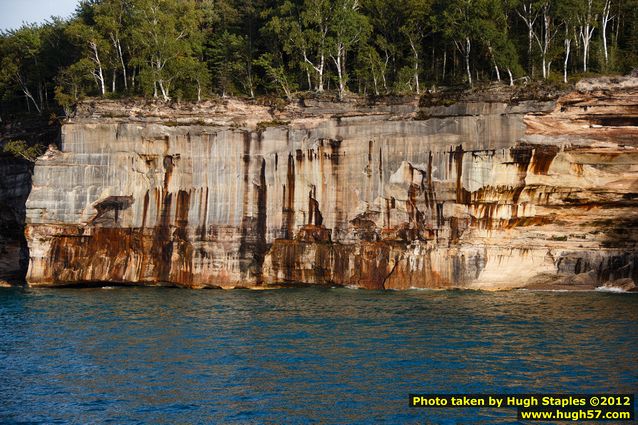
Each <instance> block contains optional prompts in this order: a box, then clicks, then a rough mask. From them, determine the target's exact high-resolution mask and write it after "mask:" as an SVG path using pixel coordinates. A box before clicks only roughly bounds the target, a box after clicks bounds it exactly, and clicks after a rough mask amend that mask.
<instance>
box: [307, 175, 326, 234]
mask: <svg viewBox="0 0 638 425" xmlns="http://www.w3.org/2000/svg"><path fill="white" fill-rule="evenodd" d="M316 197H317V188H316V187H315V186H314V185H313V186H312V189H311V190H310V192H308V224H314V225H315V226H321V225H322V224H323V215H322V214H321V211H320V210H319V202H318V201H317V199H316ZM313 220H314V223H313Z"/></svg>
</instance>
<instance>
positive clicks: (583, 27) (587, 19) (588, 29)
mask: <svg viewBox="0 0 638 425" xmlns="http://www.w3.org/2000/svg"><path fill="white" fill-rule="evenodd" d="M582 3H583V4H582V6H581V7H580V10H578V11H577V15H576V16H577V19H578V24H579V28H578V35H579V37H580V40H581V41H582V42H583V72H587V61H588V59H589V48H590V45H591V39H592V37H593V35H594V31H595V30H596V26H597V24H598V15H597V14H595V13H594V0H583V2H582Z"/></svg>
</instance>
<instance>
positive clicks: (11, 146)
mask: <svg viewBox="0 0 638 425" xmlns="http://www.w3.org/2000/svg"><path fill="white" fill-rule="evenodd" d="M2 150H3V151H4V152H6V153H8V154H11V155H13V156H15V157H16V158H22V159H26V160H27V161H29V162H35V160H36V159H37V158H38V157H39V156H40V155H42V154H43V153H44V151H45V148H44V146H42V145H33V146H29V145H28V144H27V142H25V141H24V140H11V141H9V142H7V143H5V145H4V146H3V148H2Z"/></svg>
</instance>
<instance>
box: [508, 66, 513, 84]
mask: <svg viewBox="0 0 638 425" xmlns="http://www.w3.org/2000/svg"><path fill="white" fill-rule="evenodd" d="M507 74H508V75H509V76H510V86H513V85H514V77H512V70H511V69H509V68H507Z"/></svg>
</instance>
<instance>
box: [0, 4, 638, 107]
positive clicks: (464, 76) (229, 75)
mask: <svg viewBox="0 0 638 425" xmlns="http://www.w3.org/2000/svg"><path fill="white" fill-rule="evenodd" d="M590 5H591V6H590ZM605 5H607V6H609V8H608V11H609V13H608V14H607V16H608V18H609V19H608V20H607V21H606V30H605V31H604V32H603V28H605V25H604V24H603V16H604V15H605V13H604V8H605ZM528 23H529V25H528ZM587 31H589V34H590V35H591V37H590V38H589V39H588V41H589V42H588V44H587V45H588V47H587V48H585V47H584V45H585V43H584V41H585V38H584V37H583V34H585V33H586V32H587ZM585 64H586V65H587V72H594V73H601V72H604V73H619V72H620V73H627V72H629V71H631V70H632V69H634V68H635V67H636V66H638V0H622V1H621V0H591V1H590V0H392V1H391V0H280V1H273V0H82V1H81V2H80V4H79V6H78V8H77V11H76V14H75V16H73V17H72V18H70V19H68V20H61V19H52V20H51V21H49V22H46V23H44V24H41V25H35V24H25V25H23V26H21V27H20V28H18V29H15V30H11V31H6V32H3V33H1V34H0V112H2V113H4V114H6V113H10V112H22V111H24V110H26V111H30V112H32V113H43V112H44V111H45V110H47V109H51V108H59V107H63V108H64V110H65V111H66V112H67V114H68V113H70V112H71V109H72V106H73V104H75V103H76V102H77V101H79V100H80V99H82V98H84V97H86V96H98V97H107V98H119V97H127V96H145V97H149V98H157V99H163V100H164V101H170V100H177V101H180V100H198V101H199V100H201V99H203V98H207V97H209V96H211V95H217V94H219V95H222V96H225V95H236V96H241V95H246V96H250V97H251V98H256V97H258V96H260V95H262V94H267V95H268V94H276V95H278V96H283V97H286V98H292V97H294V95H295V92H296V91H297V90H308V91H315V92H322V91H324V90H327V89H332V90H336V91H338V95H339V96H344V95H345V94H346V93H347V92H348V91H357V92H359V93H363V94H370V95H375V96H376V95H388V94H392V93H403V94H414V93H421V92H423V87H430V86H432V85H437V86H440V85H446V84H450V83H458V82H467V83H475V82H479V83H482V82H486V81H490V80H491V81H493V80H495V79H497V78H500V79H501V80H503V82H506V83H509V82H510V81H511V82H512V83H513V82H514V80H515V79H517V78H521V77H526V79H532V80H534V79H539V78H544V79H546V80H547V81H548V82H549V81H550V80H554V79H558V78H560V77H563V73H565V74H567V77H566V78H565V79H566V80H569V79H572V76H575V75H577V73H579V72H583V70H584V68H585V66H584V65H585ZM559 69H560V72H559ZM539 70H542V71H544V72H540V71H539Z"/></svg>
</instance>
